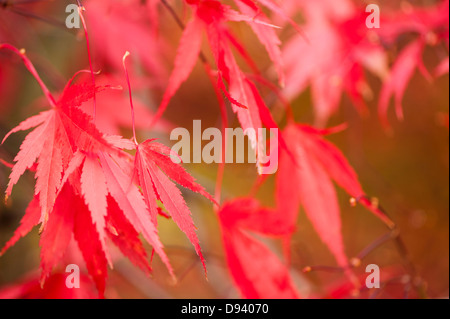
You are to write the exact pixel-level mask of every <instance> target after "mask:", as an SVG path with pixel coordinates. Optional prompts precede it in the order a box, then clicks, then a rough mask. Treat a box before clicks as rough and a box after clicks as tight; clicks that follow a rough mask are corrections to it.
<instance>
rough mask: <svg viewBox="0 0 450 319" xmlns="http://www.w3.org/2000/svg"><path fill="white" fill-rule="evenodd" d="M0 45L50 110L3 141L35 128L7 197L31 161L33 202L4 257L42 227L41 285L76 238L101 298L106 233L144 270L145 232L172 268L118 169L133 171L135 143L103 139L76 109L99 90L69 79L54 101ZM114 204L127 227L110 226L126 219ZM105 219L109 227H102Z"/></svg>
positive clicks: (106, 258) (24, 146)
mask: <svg viewBox="0 0 450 319" xmlns="http://www.w3.org/2000/svg"><path fill="white" fill-rule="evenodd" d="M0 48H6V49H10V50H12V51H13V52H15V53H17V54H18V55H19V56H21V57H22V59H23V60H24V62H25V65H26V67H27V68H28V69H29V70H30V71H31V73H32V74H33V75H34V76H35V77H36V79H37V80H38V82H39V84H41V87H42V89H43V91H44V93H45V94H46V96H47V97H48V100H49V103H50V104H51V105H52V109H51V110H49V111H45V112H43V113H41V114H39V115H37V116H34V117H31V118H29V119H27V120H26V121H24V122H22V123H21V124H20V125H19V126H18V127H16V128H15V129H13V130H12V131H11V132H10V133H9V134H8V135H7V136H6V137H5V139H6V138H7V137H8V136H9V135H10V134H12V133H15V132H17V131H20V130H26V129H30V128H33V127H36V128H35V130H34V131H32V132H31V133H30V134H28V136H27V137H26V138H25V141H24V142H23V144H22V146H21V150H20V151H19V153H18V155H17V157H16V159H15V161H16V163H15V165H14V167H13V169H12V173H11V177H10V184H9V185H8V189H7V195H9V194H10V193H11V189H12V187H13V185H14V184H15V183H16V182H17V180H18V179H19V177H20V176H21V175H22V174H23V173H24V172H25V170H26V169H28V168H30V167H32V166H33V164H34V162H35V161H36V159H38V163H37V168H36V176H37V181H36V191H35V194H36V196H35V199H34V200H33V201H32V203H31V204H30V207H29V209H28V210H27V213H26V214H25V216H24V218H23V220H22V222H21V226H20V227H19V228H18V230H17V231H16V233H15V235H14V236H13V238H12V239H11V240H10V241H9V242H8V243H7V244H6V246H5V248H4V249H3V251H2V254H3V253H4V252H5V251H6V249H8V248H9V247H11V246H12V245H14V243H15V242H16V241H17V240H18V239H19V238H20V237H23V236H25V235H26V234H27V233H28V232H29V231H30V230H31V228H32V227H33V226H35V225H38V224H42V225H41V231H42V236H41V241H40V245H41V248H42V249H41V269H42V275H41V281H42V282H44V280H45V279H46V278H47V277H48V275H49V274H50V272H51V271H52V269H53V268H54V267H55V266H56V265H57V263H58V262H59V261H60V260H61V258H62V255H63V253H64V251H65V250H66V248H67V246H68V245H69V243H70V240H71V238H72V235H73V237H74V238H75V239H76V241H77V242H78V246H79V248H80V250H81V252H82V254H83V256H84V259H85V261H86V264H87V268H88V271H89V273H90V274H91V276H92V277H93V278H94V281H95V282H96V285H97V288H98V290H99V293H100V295H101V296H102V294H103V291H104V289H105V281H106V276H107V262H108V261H109V262H110V264H111V260H110V257H109V254H108V250H107V246H106V238H107V235H109V236H110V237H111V236H113V241H114V242H116V243H117V244H118V246H119V248H120V249H121V250H122V252H124V253H125V254H126V255H128V256H130V259H131V260H132V261H133V262H135V263H136V264H137V265H138V266H140V267H141V268H143V269H146V270H148V269H149V268H148V266H147V267H144V266H143V265H144V264H146V262H145V257H146V255H145V251H144V250H143V248H141V249H139V247H140V246H139V244H138V243H139V242H140V241H139V240H137V233H142V234H143V235H144V237H145V238H146V239H147V240H148V241H149V243H150V244H152V246H153V248H154V249H155V251H156V252H157V253H158V254H159V255H160V256H161V258H162V259H163V261H164V262H165V263H166V264H167V265H168V268H169V271H171V268H170V265H169V263H168V259H167V256H166V255H165V253H164V251H163V250H162V244H161V243H160V241H159V237H158V235H157V232H156V227H155V225H153V224H152V222H151V219H150V214H149V212H148V208H147V207H146V205H145V202H144V199H143V197H142V195H141V193H140V191H139V190H138V188H137V187H136V186H135V185H130V178H129V177H128V176H130V175H129V174H128V175H126V173H124V171H123V170H124V169H125V170H126V169H128V171H129V172H130V171H131V169H132V168H131V165H132V161H131V160H130V156H129V155H127V154H126V153H124V152H123V151H122V149H124V148H127V149H130V145H131V148H132V147H133V146H134V145H133V144H132V143H131V142H130V141H126V140H123V139H121V138H120V137H115V136H105V135H103V134H102V133H100V132H99V131H98V129H97V128H96V127H95V125H94V124H93V123H92V118H91V117H89V116H88V115H87V114H85V113H84V112H82V111H81V110H80V109H79V106H80V105H81V104H82V103H83V102H85V101H87V100H89V99H91V98H92V97H93V96H94V92H96V91H99V90H102V89H104V88H101V87H97V88H95V89H94V87H93V85H92V84H91V83H89V84H81V85H71V84H72V81H70V82H69V84H68V85H67V86H66V88H65V90H64V91H63V93H62V95H61V97H60V98H59V99H58V101H57V102H56V101H55V99H54V98H53V96H52V95H51V93H50V92H49V91H48V89H47V88H46V87H45V85H44V84H43V82H42V81H41V79H40V78H39V76H38V75H37V72H36V70H35V69H34V67H33V66H32V64H31V62H30V61H29V60H28V59H27V58H26V56H25V55H24V53H23V52H20V51H18V50H17V49H15V48H14V47H12V46H9V45H2V46H0ZM118 163H119V166H118ZM129 172H128V173H129ZM108 196H112V197H113V198H114V199H113V201H111V199H109V198H108ZM108 200H109V202H110V204H109V205H108ZM114 201H115V202H116V203H117V205H118V206H119V207H120V210H122V212H123V214H124V215H125V216H126V218H127V219H128V221H129V223H128V224H127V223H124V229H117V228H116V227H114V226H113V225H116V226H117V222H118V221H120V220H122V219H123V216H122V215H121V213H120V210H119V209H117V205H116V204H114ZM108 206H109V207H110V210H109V212H108V209H107V207H108ZM107 220H108V221H109V223H110V224H113V225H109V224H108V225H107V224H106V221H107ZM130 224H131V225H132V226H130ZM109 226H110V227H109ZM107 227H108V232H107V230H106V229H107ZM131 244H133V247H134V248H137V250H136V251H135V252H132V251H131V250H130V245H131Z"/></svg>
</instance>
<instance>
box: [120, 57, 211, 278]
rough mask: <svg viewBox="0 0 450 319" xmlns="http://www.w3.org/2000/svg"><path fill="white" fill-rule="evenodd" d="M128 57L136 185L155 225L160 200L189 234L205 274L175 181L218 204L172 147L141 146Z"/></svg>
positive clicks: (187, 234)
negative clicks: (176, 161) (137, 135)
mask: <svg viewBox="0 0 450 319" xmlns="http://www.w3.org/2000/svg"><path fill="white" fill-rule="evenodd" d="M128 56H129V52H126V54H125V55H124V57H123V67H124V69H125V73H126V77H127V82H128V88H129V94H130V106H131V110H132V119H133V136H134V143H135V145H134V146H135V148H136V154H135V161H134V168H133V178H135V179H136V180H137V184H138V185H139V186H140V188H141V190H142V193H143V196H144V198H145V202H146V204H147V207H149V209H150V215H151V219H152V221H153V224H154V225H156V224H157V215H158V208H157V206H156V202H157V200H160V201H161V202H162V204H163V205H164V206H165V208H166V210H167V211H168V213H169V214H170V216H171V217H172V219H173V220H174V222H175V223H176V224H177V225H178V227H179V228H180V229H181V230H182V231H183V232H184V233H185V234H186V236H187V237H188V239H189V240H190V242H191V243H192V245H193V246H194V248H195V251H196V252H197V254H198V256H199V257H200V259H201V261H202V263H203V266H204V268H205V272H206V266H205V263H204V258H203V254H202V252H201V248H200V244H199V240H198V237H197V234H196V228H195V225H194V222H193V221H192V217H191V212H190V211H189V208H188V207H187V205H186V202H185V201H184V199H183V196H182V195H181V192H180V191H179V190H178V188H177V187H176V186H175V184H174V183H173V182H172V181H174V182H176V183H178V184H180V185H182V186H183V187H186V188H188V189H191V190H192V191H194V192H197V193H199V194H201V195H203V196H205V197H206V198H208V199H209V200H211V201H212V202H215V201H214V199H213V198H212V196H211V195H209V194H208V193H207V192H206V191H205V189H204V188H203V187H202V186H201V185H199V184H197V183H196V182H195V179H194V178H193V177H192V176H191V175H189V174H188V173H187V172H186V171H185V169H184V168H183V167H182V166H181V165H180V164H177V163H175V162H174V161H175V159H176V158H177V156H176V154H174V153H173V152H172V150H171V149H170V148H168V147H166V146H164V145H163V144H160V143H156V142H155V140H154V139H153V140H147V141H145V142H143V143H141V144H138V142H137V139H136V131H135V112H134V103H133V99H132V94H131V92H132V91H131V84H130V80H129V75H128V69H127V67H126V58H127V57H128ZM171 180H172V181H171ZM113 196H114V194H113ZM119 205H120V202H119Z"/></svg>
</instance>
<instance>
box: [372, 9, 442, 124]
mask: <svg viewBox="0 0 450 319" xmlns="http://www.w3.org/2000/svg"><path fill="white" fill-rule="evenodd" d="M448 9H449V1H448V0H445V1H442V2H441V3H438V4H436V5H434V6H431V7H426V8H420V9H417V8H412V9H411V10H410V11H409V12H397V13H396V14H395V15H392V16H388V17H386V18H384V19H383V21H382V23H383V28H381V29H382V30H381V29H380V30H379V31H378V33H379V36H380V37H381V38H382V39H383V41H385V42H386V43H389V44H391V43H392V42H394V41H395V40H396V39H398V38H399V37H400V35H402V34H408V33H414V34H416V35H417V36H418V37H417V39H415V40H413V41H412V42H411V43H409V44H408V45H407V46H406V47H405V48H403V50H402V51H401V52H400V54H399V55H398V57H397V58H396V60H395V62H394V64H393V66H392V69H391V72H390V74H389V76H388V77H387V78H386V80H385V81H384V83H383V87H382V90H381V93H380V100H379V114H380V118H381V121H382V123H383V124H384V126H385V127H389V122H388V119H387V112H388V109H389V105H390V100H391V98H392V96H393V97H394V99H395V111H396V115H397V118H398V119H400V120H402V119H403V118H404V113H403V106H402V99H403V96H404V94H405V92H406V89H407V86H408V84H409V82H410V81H411V79H412V77H413V75H414V72H415V71H416V69H417V70H419V71H420V72H421V73H422V74H423V76H424V77H425V78H426V79H427V80H429V81H431V80H432V77H433V75H432V74H430V72H429V71H428V70H427V68H426V66H425V65H424V63H423V60H422V55H423V53H424V49H425V47H426V46H427V45H429V46H434V47H435V46H437V45H439V44H444V45H446V46H447V48H448V45H449V27H448V24H449V15H448ZM448 70H449V62H448V55H447V57H445V58H443V59H442V60H441V61H440V62H439V63H438V65H437V66H436V70H435V71H434V72H433V73H434V76H437V77H438V76H441V75H443V74H446V73H448Z"/></svg>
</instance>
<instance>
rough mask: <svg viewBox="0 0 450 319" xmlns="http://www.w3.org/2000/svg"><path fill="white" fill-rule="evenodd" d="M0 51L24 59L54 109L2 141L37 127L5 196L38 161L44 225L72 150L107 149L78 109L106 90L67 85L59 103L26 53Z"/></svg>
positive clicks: (20, 155)
mask: <svg viewBox="0 0 450 319" xmlns="http://www.w3.org/2000/svg"><path fill="white" fill-rule="evenodd" d="M0 49H9V50H11V51H13V52H15V53H16V54H18V55H19V56H20V57H21V58H22V59H23V60H24V62H25V65H26V67H27V68H28V69H29V70H30V72H31V73H32V74H33V75H34V76H35V77H36V79H37V80H38V82H39V84H40V85H41V87H42V88H43V91H44V93H45V94H46V96H47V98H48V101H49V103H50V105H51V106H52V109H51V110H48V111H45V112H42V113H40V114H39V115H36V116H33V117H30V118H28V119H27V120H25V121H23V122H22V123H20V124H19V125H18V126H17V127H16V128H14V129H13V130H11V131H10V132H9V133H8V134H7V135H6V136H5V138H4V139H3V142H4V141H5V140H6V139H7V138H8V137H9V136H10V135H11V134H13V133H16V132H18V131H24V130H29V129H31V128H35V129H34V130H33V131H32V132H31V133H29V134H28V135H27V137H26V138H25V140H24V142H23V143H22V145H21V148H20V151H19V153H18V154H17V156H16V158H15V160H14V161H15V162H16V163H15V165H14V167H13V169H12V172H11V175H10V181H9V184H8V187H7V189H6V196H7V197H8V196H10V195H11V191H12V188H13V186H14V185H15V184H16V183H17V182H18V180H19V178H20V177H21V176H22V175H23V173H24V172H25V171H26V170H27V169H29V168H31V167H32V166H33V164H34V163H35V161H36V160H37V163H38V164H37V170H36V188H35V194H36V195H38V196H39V204H40V205H41V209H42V216H41V221H43V222H45V220H46V218H47V216H48V213H49V212H50V211H51V209H52V207H53V204H54V202H55V200H56V193H57V191H58V190H59V188H60V184H61V179H62V174H63V171H64V170H65V169H66V168H67V166H68V164H69V161H70V160H71V156H72V154H73V151H74V150H75V149H76V148H77V147H79V146H80V145H82V146H83V147H84V148H86V149H88V148H90V147H93V145H97V146H99V145H103V146H104V147H107V146H108V143H107V142H106V141H105V140H103V137H102V136H101V134H100V133H99V132H97V131H95V130H94V127H93V125H92V124H89V121H88V117H87V115H86V114H84V113H83V112H81V111H80V110H79V109H78V108H77V106H79V105H80V104H81V103H83V102H84V101H87V100H89V99H91V98H92V97H93V95H94V94H95V93H94V92H95V91H101V90H103V89H104V88H100V87H97V88H94V87H93V86H92V85H91V84H85V85H75V86H70V85H68V86H67V87H66V89H65V90H64V92H63V94H62V95H61V97H60V99H59V100H58V101H56V100H55V99H54V98H53V96H52V95H51V93H50V92H49V91H48V89H47V88H46V87H45V85H44V84H43V82H42V81H41V80H40V78H39V76H38V74H37V72H36V70H35V69H34V67H33V65H32V64H31V62H30V61H29V60H28V59H27V58H26V56H25V54H24V53H23V52H21V51H19V50H17V49H16V48H14V47H12V46H10V45H8V44H4V45H0ZM70 83H71V82H69V84H70ZM89 131H91V132H93V133H94V135H96V139H90V138H89V136H88V135H87V134H86V133H87V132H89Z"/></svg>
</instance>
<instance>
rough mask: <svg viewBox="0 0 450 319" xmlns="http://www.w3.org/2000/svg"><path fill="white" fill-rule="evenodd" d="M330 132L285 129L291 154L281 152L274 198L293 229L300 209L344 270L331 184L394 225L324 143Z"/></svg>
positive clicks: (339, 156)
mask: <svg viewBox="0 0 450 319" xmlns="http://www.w3.org/2000/svg"><path fill="white" fill-rule="evenodd" d="M333 131H334V130H325V131H321V130H317V129H314V128H312V127H310V126H307V125H297V124H293V123H291V124H289V125H288V126H287V128H286V129H285V131H284V138H285V140H286V143H287V144H288V145H289V147H290V150H291V153H292V154H291V155H290V154H289V153H287V152H286V151H285V150H284V151H282V152H281V155H280V162H279V169H278V176H277V187H276V198H277V207H278V210H279V212H280V213H281V214H283V216H284V218H285V219H287V220H288V221H289V222H290V223H292V224H294V225H295V223H296V220H297V216H298V211H299V207H300V205H301V206H302V207H303V208H304V210H305V212H306V215H307V216H308V218H309V220H311V222H312V224H313V226H314V228H315V230H316V231H317V233H318V234H319V236H320V238H321V239H322V241H323V242H324V243H325V244H326V245H327V246H328V248H329V249H330V251H331V252H332V253H333V255H334V256H335V258H336V260H337V262H338V264H339V265H341V266H342V267H346V266H347V265H348V260H347V257H346V254H345V249H344V244H343V239H342V232H341V217H340V208H339V203H338V198H337V195H336V190H335V186H334V185H333V181H334V182H336V183H337V184H338V185H339V186H340V187H342V188H343V189H344V190H345V191H346V192H347V193H349V194H350V196H352V197H354V198H356V199H358V200H360V202H361V203H362V204H363V205H364V206H366V207H367V208H368V209H370V210H371V211H372V212H373V213H374V214H375V215H376V216H378V217H379V218H381V219H382V220H384V221H385V222H386V223H387V224H388V225H390V226H393V223H392V222H391V221H390V220H389V219H388V218H387V217H386V216H385V215H384V213H383V212H381V211H380V210H379V209H378V208H377V207H375V206H373V205H371V203H370V200H368V199H367V197H366V195H365V193H364V191H363V189H362V187H361V184H360V183H359V181H358V177H357V175H356V173H355V171H354V170H353V168H352V167H351V166H350V164H349V163H348V161H347V160H346V159H345V157H344V155H343V154H342V152H341V151H339V150H338V149H337V148H336V147H335V146H334V145H333V144H331V143H330V142H328V141H326V140H325V139H323V135H326V134H329V133H332V132H333ZM292 185H295V187H292Z"/></svg>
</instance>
